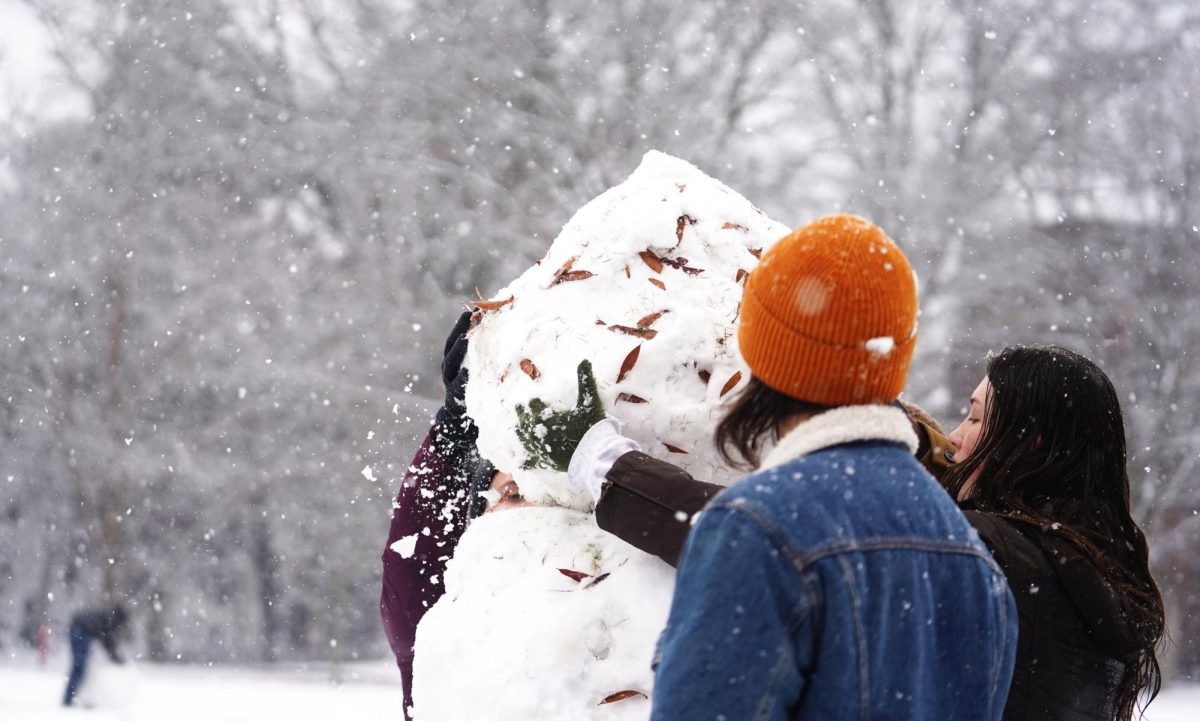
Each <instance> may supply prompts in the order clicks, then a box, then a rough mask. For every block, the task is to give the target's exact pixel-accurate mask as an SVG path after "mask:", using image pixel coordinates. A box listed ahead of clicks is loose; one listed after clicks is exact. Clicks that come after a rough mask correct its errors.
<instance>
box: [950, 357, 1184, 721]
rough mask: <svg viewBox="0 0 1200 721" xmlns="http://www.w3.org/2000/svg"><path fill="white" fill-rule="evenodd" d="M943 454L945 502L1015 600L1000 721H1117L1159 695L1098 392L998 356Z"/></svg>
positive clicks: (1052, 362) (1112, 406) (1092, 378)
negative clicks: (961, 512)
mask: <svg viewBox="0 0 1200 721" xmlns="http://www.w3.org/2000/svg"><path fill="white" fill-rule="evenodd" d="M950 441H951V442H952V443H953V444H954V445H955V447H956V448H957V451H956V454H955V456H956V461H957V463H956V465H955V466H953V467H952V468H951V469H950V471H949V473H948V475H947V478H946V482H947V484H948V486H949V490H950V492H951V494H952V495H954V496H955V498H957V499H958V501H959V503H960V505H961V506H962V507H963V508H964V509H965V510H966V512H967V517H968V519H969V520H970V521H971V523H972V525H974V526H975V528H976V529H977V530H978V531H979V533H980V535H981V536H982V537H983V540H984V541H985V542H986V543H987V545H988V546H989V547H990V548H991V550H992V552H993V554H994V555H995V557H996V561H997V562H998V563H999V564H1000V567H1001V568H1003V569H1004V571H1005V575H1006V576H1007V577H1008V581H1009V585H1010V586H1011V587H1012V590H1013V593H1014V595H1015V597H1016V600H1017V612H1018V615H1019V617H1020V634H1019V636H1018V643H1017V660H1016V668H1015V671H1014V674H1013V681H1012V688H1011V690H1010V692H1009V697H1008V703H1007V705H1006V707H1005V714H1004V718H1005V719H1006V720H1009V721H1015V720H1017V719H1072V720H1074V719H1121V720H1123V719H1128V718H1130V717H1131V716H1132V714H1133V712H1134V710H1135V708H1136V706H1137V701H1138V696H1139V694H1141V693H1142V692H1143V691H1148V692H1149V693H1150V696H1151V698H1153V696H1154V695H1155V694H1157V692H1158V689H1159V686H1160V684H1161V680H1160V676H1159V668H1158V660H1157V658H1156V656H1155V650H1156V647H1157V645H1158V643H1159V641H1160V640H1161V639H1162V638H1163V634H1164V631H1165V614H1164V610H1163V603H1162V598H1161V597H1160V595H1159V591H1158V587H1157V585H1156V584H1155V582H1154V579H1153V577H1152V576H1151V574H1150V567H1149V561H1148V550H1147V546H1146V538H1145V536H1143V535H1142V531H1141V530H1140V529H1139V528H1138V526H1137V524H1136V523H1135V522H1134V520H1133V518H1132V517H1131V516H1130V508H1129V475H1128V472H1127V470H1126V455H1125V426H1124V422H1123V420H1122V415H1121V404H1120V401H1119V400H1118V399H1117V393H1116V390H1115V389H1114V388H1113V385H1112V382H1111V381H1109V379H1108V376H1106V375H1105V374H1104V371H1103V370H1101V369H1100V368H1099V367H1098V366H1097V365H1096V364H1095V363H1093V362H1091V361H1090V360H1088V359H1087V358H1084V357H1083V356H1081V355H1079V354H1077V353H1073V352H1071V351H1069V350H1065V349H1063V348H1056V347H1050V348H1039V347H1019V346H1018V347H1012V348H1007V349H1005V350H1004V351H1003V352H1002V353H1000V354H999V355H997V356H995V357H993V358H991V359H990V360H989V362H988V367H987V375H986V376H985V377H984V379H983V381H982V382H980V384H979V386H978V387H977V388H976V389H975V392H974V393H973V394H972V395H971V401H970V407H969V411H968V413H967V417H966V419H965V420H963V422H962V424H961V425H959V427H958V428H956V429H955V430H954V431H953V432H952V433H951V434H950Z"/></svg>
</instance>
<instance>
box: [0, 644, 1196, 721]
mask: <svg viewBox="0 0 1200 721" xmlns="http://www.w3.org/2000/svg"><path fill="white" fill-rule="evenodd" d="M93 661H96V662H98V663H97V669H98V670H99V673H100V674H104V672H105V671H112V672H113V673H111V674H109V676H108V681H110V682H111V683H110V686H109V688H108V689H107V690H103V695H104V697H105V698H106V699H107V702H103V703H102V702H100V701H99V699H95V701H96V702H95V704H94V706H93V707H92V708H63V707H62V706H61V705H60V704H61V698H62V691H63V686H64V685H65V684H66V680H67V668H68V666H69V665H70V659H69V658H68V657H67V656H65V655H62V654H58V655H54V656H51V658H50V660H49V662H48V663H47V664H46V665H45V666H39V665H37V664H36V662H35V661H34V659H33V656H32V654H26V653H21V654H18V655H16V656H15V657H14V656H11V655H4V656H0V721H78V719H81V718H86V719H87V720H88V721H163V720H164V719H170V721H264V720H266V721H271V720H273V719H287V721H329V720H330V719H342V718H352V719H355V721H395V719H398V718H401V715H400V711H399V709H400V699H401V693H400V681H399V676H398V673H397V671H396V666H395V665H394V664H393V663H392V662H391V661H390V660H387V661H384V660H379V661H363V662H356V663H353V664H347V665H344V666H341V667H336V666H330V665H313V666H302V665H297V664H285V665H279V666H272V667H248V668H247V667H236V666H217V667H212V668H207V667H203V666H166V665H155V664H139V663H136V662H135V663H134V664H132V665H130V666H129V667H128V668H126V669H113V668H112V667H111V664H108V662H107V661H106V660H104V659H102V658H97V659H93ZM472 686H473V684H471V683H470V681H464V683H463V684H462V685H461V686H460V687H459V688H460V693H461V691H462V689H471V688H472ZM471 693H473V691H470V692H468V693H462V694H461V695H463V696H467V695H470V694H471ZM618 707H619V704H613V705H610V707H609V708H612V709H613V710H616V709H617V708H618ZM1198 717H1200V685H1178V686H1171V687H1168V688H1167V689H1166V690H1164V691H1163V693H1162V695H1160V696H1159V698H1158V699H1157V700H1156V701H1155V702H1154V703H1153V704H1152V705H1151V706H1150V712H1149V713H1148V714H1146V721H1193V720H1194V719H1196V718H1198ZM475 721H497V720H496V718H495V717H494V716H490V715H483V716H479V717H477V718H476V719H475Z"/></svg>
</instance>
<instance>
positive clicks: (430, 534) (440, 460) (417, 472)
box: [379, 424, 476, 719]
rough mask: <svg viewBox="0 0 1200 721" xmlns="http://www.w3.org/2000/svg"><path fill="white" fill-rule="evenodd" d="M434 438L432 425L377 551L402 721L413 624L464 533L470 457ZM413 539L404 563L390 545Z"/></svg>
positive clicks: (437, 590)
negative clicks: (401, 691) (397, 672)
mask: <svg viewBox="0 0 1200 721" xmlns="http://www.w3.org/2000/svg"><path fill="white" fill-rule="evenodd" d="M437 435H438V426H437V425H436V424H435V425H434V426H433V427H432V428H430V429H429V433H428V434H426V436H425V442H424V443H422V444H421V447H420V449H418V450H417V453H416V455H415V456H413V459H412V463H411V464H410V465H409V467H408V471H407V473H405V474H404V480H403V481H402V482H401V484H400V491H399V493H397V494H396V501H395V503H394V504H392V527H391V530H390V532H389V533H388V540H387V546H385V547H384V549H383V592H382V594H381V596H380V601H379V613H380V616H381V617H382V620H383V630H384V633H385V634H387V639H388V643H389V644H391V646H392V652H393V653H394V654H395V655H396V664H397V665H398V666H399V667H400V673H401V676H402V677H403V679H402V683H403V686H404V699H405V701H404V718H405V719H408V718H409V713H408V708H409V706H410V705H411V704H412V669H413V643H414V642H415V640H416V631H417V624H418V623H420V621H421V618H422V617H423V616H424V615H425V612H426V611H428V610H429V608H430V607H431V606H433V604H434V603H435V602H437V600H438V599H439V598H441V596H442V593H443V575H444V573H445V570H446V562H447V561H448V560H450V557H451V556H453V555H454V548H455V546H456V545H458V539H459V538H460V537H461V536H462V533H463V529H464V528H465V527H466V522H467V518H468V505H469V504H468V493H469V483H470V471H471V469H472V467H473V465H474V464H475V462H476V458H475V456H474V453H473V452H466V451H463V450H461V449H456V448H453V447H450V446H448V445H446V444H441V443H437V442H435V441H436V439H437ZM439 448H441V449H444V450H441V451H440V452H439ZM413 535H416V545H415V547H414V549H413V552H412V554H411V555H409V556H408V557H407V558H405V557H404V556H403V555H401V554H400V553H399V552H397V551H394V550H392V544H394V543H396V542H397V541H399V540H400V539H402V538H406V537H409V536H413Z"/></svg>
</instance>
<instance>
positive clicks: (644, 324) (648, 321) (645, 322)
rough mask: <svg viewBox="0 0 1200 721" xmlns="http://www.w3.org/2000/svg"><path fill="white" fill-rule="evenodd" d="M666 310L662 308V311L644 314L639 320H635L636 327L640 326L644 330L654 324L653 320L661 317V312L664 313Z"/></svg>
mask: <svg viewBox="0 0 1200 721" xmlns="http://www.w3.org/2000/svg"><path fill="white" fill-rule="evenodd" d="M666 312H667V311H665V310H663V311H659V312H657V313H651V314H650V315H648V316H646V317H645V318H642V319H641V320H639V321H638V322H637V327H638V328H641V329H643V330H645V329H646V328H649V327H650V326H652V325H654V321H656V320H658V319H659V318H661V317H662V314H663V313H666Z"/></svg>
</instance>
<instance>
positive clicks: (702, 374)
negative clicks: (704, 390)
mask: <svg viewBox="0 0 1200 721" xmlns="http://www.w3.org/2000/svg"><path fill="white" fill-rule="evenodd" d="M711 378H712V373H709V372H708V371H706V370H702V371H700V380H702V381H704V385H708V381H709V380H710V379H711Z"/></svg>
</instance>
